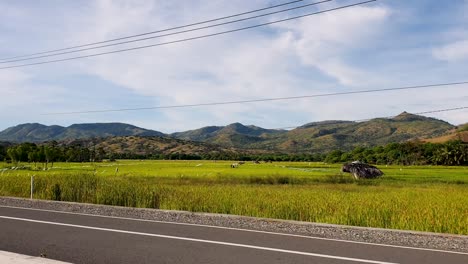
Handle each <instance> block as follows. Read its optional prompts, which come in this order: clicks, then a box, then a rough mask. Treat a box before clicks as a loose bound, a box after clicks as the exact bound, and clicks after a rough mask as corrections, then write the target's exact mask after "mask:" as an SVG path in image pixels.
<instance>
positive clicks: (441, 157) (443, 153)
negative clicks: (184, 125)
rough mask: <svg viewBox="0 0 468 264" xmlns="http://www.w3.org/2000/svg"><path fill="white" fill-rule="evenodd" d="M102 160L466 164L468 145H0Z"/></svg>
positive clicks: (27, 153) (26, 157) (32, 159)
mask: <svg viewBox="0 0 468 264" xmlns="http://www.w3.org/2000/svg"><path fill="white" fill-rule="evenodd" d="M104 159H108V160H115V159H153V160H239V161H266V162H268V161H272V162H273V161H308V162H316V161H319V162H327V163H343V162H349V161H354V160H360V161H362V162H366V163H371V164H389V165H391V164H400V165H428V164H433V165H448V166H460V165H468V144H466V143H464V142H462V141H450V142H447V143H438V144H434V143H421V142H405V143H390V144H387V145H385V146H377V147H356V148H354V149H353V150H351V151H341V150H335V151H332V152H329V153H325V154H323V153H314V154H311V153H309V154H308V153H303V154H285V153H270V154H246V153H238V152H210V153H201V154H187V153H170V154H164V153H153V154H146V155H141V154H135V153H112V152H106V151H105V150H104V149H103V148H102V147H98V148H96V147H87V146H83V145H73V146H60V145H58V144H57V142H51V143H48V144H42V145H36V144H34V143H22V144H18V145H15V146H1V145H0V160H5V161H7V162H13V163H20V162H28V163H34V164H35V165H36V166H37V164H38V163H39V164H42V165H43V167H44V168H47V167H48V166H53V163H54V162H59V161H60V162H99V161H102V160H104Z"/></svg>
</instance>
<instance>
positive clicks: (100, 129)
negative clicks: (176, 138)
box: [0, 123, 165, 142]
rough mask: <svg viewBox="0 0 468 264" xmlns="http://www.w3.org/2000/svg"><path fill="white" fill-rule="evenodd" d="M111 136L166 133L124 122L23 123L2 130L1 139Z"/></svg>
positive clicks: (33, 140)
mask: <svg viewBox="0 0 468 264" xmlns="http://www.w3.org/2000/svg"><path fill="white" fill-rule="evenodd" d="M111 136H165V134H163V133H161V132H158V131H153V130H148V129H144V128H139V127H136V126H133V125H128V124H122V123H96V124H75V125H71V126H69V127H62V126H45V125H42V124H37V123H32V124H22V125H17V126H14V127H10V128H7V129H5V130H4V131H2V132H0V141H9V142H44V141H52V140H56V141H60V140H67V139H82V138H95V137H111Z"/></svg>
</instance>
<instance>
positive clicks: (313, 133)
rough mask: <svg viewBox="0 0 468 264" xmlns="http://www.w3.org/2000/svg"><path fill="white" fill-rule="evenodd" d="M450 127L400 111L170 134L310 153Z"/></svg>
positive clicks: (430, 134) (400, 139)
mask: <svg viewBox="0 0 468 264" xmlns="http://www.w3.org/2000/svg"><path fill="white" fill-rule="evenodd" d="M453 128H454V126H453V125H451V124H449V123H447V122H445V121H441V120H438V119H434V118H429V117H424V116H418V115H413V114H410V113H406V112H403V113H401V114H400V115H398V116H396V117H394V118H390V119H383V118H379V119H372V120H369V121H365V122H352V121H323V122H314V123H308V124H305V125H303V126H301V127H298V128H296V129H293V130H290V131H285V130H267V129H262V128H258V127H247V126H243V125H241V124H238V123H236V124H232V125H229V126H226V127H216V130H213V131H210V133H203V132H204V131H205V129H206V128H202V129H198V130H192V131H188V132H185V134H184V133H177V134H173V135H172V136H174V137H180V136H183V138H184V139H188V140H195V141H203V142H209V143H214V144H218V145H222V146H229V147H236V148H244V149H246V148H247V149H262V150H267V151H276V152H287V153H291V152H309V153H310V152H327V151H331V150H336V149H341V150H351V149H353V148H355V147H356V146H376V145H384V144H387V143H391V142H404V141H408V140H418V139H422V138H431V137H437V136H440V135H443V134H445V133H447V131H450V130H451V129H453ZM192 135H196V137H192Z"/></svg>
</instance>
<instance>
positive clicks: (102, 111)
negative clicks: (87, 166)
mask: <svg viewBox="0 0 468 264" xmlns="http://www.w3.org/2000/svg"><path fill="white" fill-rule="evenodd" d="M463 84H468V81H464V82H453V83H439V84H426V85H418V86H405V87H394V88H384V89H372V90H359V91H348V92H336V93H325V94H314V95H300V96H289V97H276V98H262V99H251V100H239V101H224V102H211V103H200V104H185V105H167V106H154V107H139V108H121V109H108V110H91V111H77V112H62V113H46V114H42V115H71V114H92V113H106V112H125V111H141V110H155V109H171V108H188V107H201V106H217V105H231V104H245V103H258V102H269V101H284V100H297V99H304V98H317V97H330V96H339V95H350V94H365V93H377V92H388V91H402V90H414V89H424V88H434V87H446V86H455V85H463Z"/></svg>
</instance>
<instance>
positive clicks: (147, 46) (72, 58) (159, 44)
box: [0, 0, 377, 70]
mask: <svg viewBox="0 0 468 264" xmlns="http://www.w3.org/2000/svg"><path fill="white" fill-rule="evenodd" d="M376 1H377V0H369V1H364V2H359V3H356V4H350V5H345V6H340V7H336V8H331V9H327V10H322V11H318V12H313V13H308V14H305V15H300V16H295V17H290V18H286V19H281V20H276V21H272V22H267V23H262V24H257V25H253V26H248V27H243V28H238V29H232V30H227V31H222V32H218V33H212V34H207V35H201V36H197V37H192V38H185V39H180V40H174V41H168V42H162V43H157V44H152V45H145V46H138V47H134V48H128V49H121V50H115V51H108V52H102V53H96V54H90V55H83V56H77V57H70V58H65V59H57V60H49V61H42V62H35V63H28V64H20V65H15V66H7V67H1V68H0V70H4V69H12V68H21V67H27V66H34V65H42V64H49V63H56V62H63V61H70V60H77V59H83V58H90V57H97V56H102V55H107V54H114V53H121V52H127V51H133V50H140V49H146V48H151V47H157V46H164V45H169V44H175V43H181V42H187V41H192V40H198V39H204V38H209V37H214V36H220V35H225V34H228V33H233V32H239V31H244V30H248V29H253V28H258V27H262V26H267V25H272V24H277V23H281V22H285V21H291V20H295V19H299V18H303V17H308V16H313V15H318V14H323V13H328V12H331V11H336V10H340V9H345V8H350V7H354V6H359V5H364V4H368V3H371V2H376Z"/></svg>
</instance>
